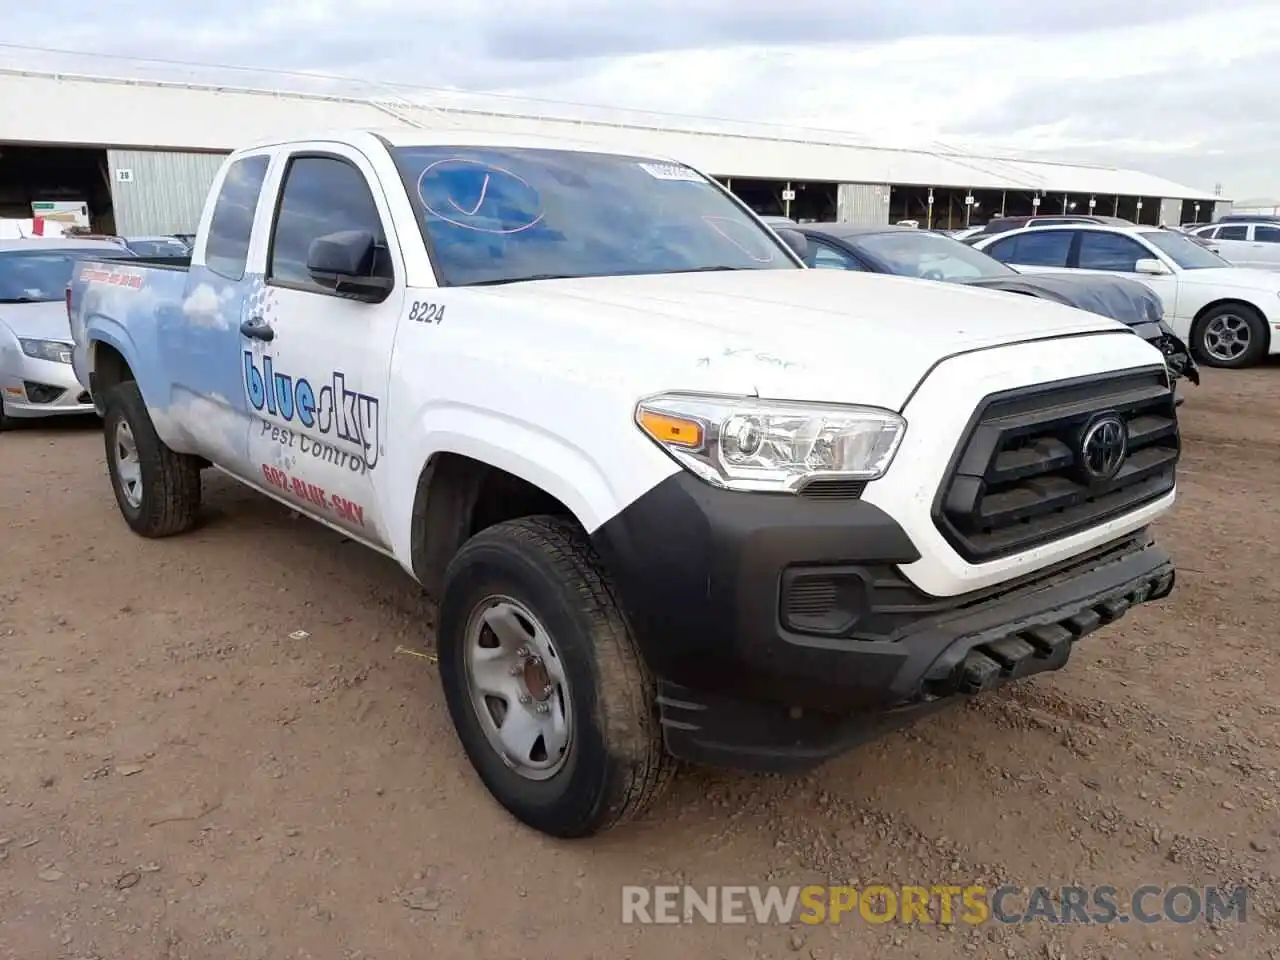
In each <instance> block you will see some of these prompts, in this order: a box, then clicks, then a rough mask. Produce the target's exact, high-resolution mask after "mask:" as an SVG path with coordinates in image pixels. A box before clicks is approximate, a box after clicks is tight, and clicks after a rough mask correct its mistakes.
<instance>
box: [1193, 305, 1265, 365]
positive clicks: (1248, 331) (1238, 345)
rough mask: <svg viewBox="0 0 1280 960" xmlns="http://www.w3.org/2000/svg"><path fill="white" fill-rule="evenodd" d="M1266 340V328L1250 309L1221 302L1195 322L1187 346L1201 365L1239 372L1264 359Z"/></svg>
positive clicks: (1253, 310) (1245, 306) (1260, 318)
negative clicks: (1189, 343) (1190, 347)
mask: <svg viewBox="0 0 1280 960" xmlns="http://www.w3.org/2000/svg"><path fill="white" fill-rule="evenodd" d="M1267 337H1268V331H1267V325H1266V323H1265V322H1264V321H1263V319H1262V317H1260V316H1259V315H1258V311H1256V310H1255V309H1253V307H1250V306H1248V305H1247V304H1243V303H1224V304H1222V305H1221V306H1217V307H1214V308H1213V309H1212V310H1209V311H1207V312H1206V313H1205V315H1204V316H1202V317H1201V318H1200V319H1199V320H1197V321H1196V325H1195V330H1194V331H1193V332H1192V335H1191V345H1192V349H1193V350H1194V351H1195V352H1196V354H1197V359H1198V360H1200V361H1201V362H1202V363H1204V364H1206V365H1208V366H1210V367H1224V368H1227V369H1231V370H1239V369H1242V368H1244V367H1251V366H1253V365H1254V364H1256V363H1258V362H1259V361H1261V360H1262V358H1263V357H1264V356H1266V353H1267Z"/></svg>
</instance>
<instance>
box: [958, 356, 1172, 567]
mask: <svg viewBox="0 0 1280 960" xmlns="http://www.w3.org/2000/svg"><path fill="white" fill-rule="evenodd" d="M1112 415H1114V416H1115V417H1116V418H1118V419H1119V420H1120V421H1122V422H1123V424H1124V427H1125V435H1126V439H1127V451H1126V453H1125V455H1124V457H1123V459H1122V460H1121V461H1120V463H1119V466H1118V469H1114V464H1113V469H1114V475H1111V476H1109V478H1107V479H1101V478H1099V477H1097V476H1096V475H1095V476H1090V474H1089V470H1088V465H1087V464H1086V463H1085V461H1084V459H1083V458H1082V456H1081V442H1082V440H1083V438H1084V436H1085V434H1086V432H1087V431H1089V429H1090V427H1091V426H1092V425H1095V424H1097V423H1099V421H1101V420H1103V419H1106V418H1109V416H1112ZM1179 452H1180V438H1179V436H1178V421H1177V415H1176V413H1175V412H1174V397H1173V392H1172V391H1171V390H1170V389H1169V380H1168V374H1167V373H1166V372H1165V371H1164V370H1161V369H1152V370H1150V371H1144V372H1142V373H1138V374H1134V373H1125V374H1120V375H1115V376H1110V377H1090V378H1082V379H1080V380H1070V381H1064V382H1060V383H1057V384H1050V385H1046V386H1042V387H1035V388H1029V389H1020V390H1012V391H1009V392H1006V393H998V394H993V395H992V396H990V397H987V398H986V400H985V401H983V403H982V405H980V406H979V408H978V411H977V413H976V414H975V415H974V419H973V421H972V422H971V425H970V428H969V430H968V432H967V434H966V435H965V438H964V439H963V440H962V441H961V444H960V446H959V447H958V448H957V450H956V454H955V457H954V458H953V460H952V465H951V469H950V471H949V473H948V475H947V479H946V480H945V481H944V483H943V485H942V489H941V490H940V491H939V494H938V499H937V501H936V502H935V504H934V511H933V515H934V523H935V524H936V525H937V527H938V529H939V530H940V531H941V532H942V535H943V536H944V537H946V539H947V542H948V543H950V544H951V545H952V546H953V547H954V548H955V549H956V552H957V553H959V554H960V555H961V556H962V557H964V558H965V560H967V561H969V562H970V563H978V562H985V561H990V560H995V559H998V558H1000V557H1005V556H1009V555H1011V554H1015V553H1019V552H1020V551H1023V550H1027V549H1030V548H1031V547H1034V546H1038V545H1040V544H1043V543H1048V542H1050V541H1053V540H1058V539H1061V538H1062V537H1066V536H1069V535H1071V534H1073V533H1077V532H1079V531H1081V530H1085V529H1088V528H1090V527H1095V526H1097V525H1099V524H1101V523H1104V522H1106V521H1107V520H1110V519H1112V518H1114V517H1118V516H1120V515H1122V514H1125V513H1128V512H1129V511H1131V510H1134V509H1136V508H1138V507H1140V506H1142V505H1143V504H1146V503H1150V502H1152V501H1154V500H1157V499H1159V498H1160V497H1162V496H1164V495H1165V494H1167V493H1168V492H1169V491H1170V490H1172V489H1173V486H1174V473H1175V468H1176V465H1177V461H1178V455H1179ZM1095 466H1096V464H1095ZM1108 472H1109V471H1108Z"/></svg>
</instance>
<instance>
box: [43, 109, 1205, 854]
mask: <svg viewBox="0 0 1280 960" xmlns="http://www.w3.org/2000/svg"><path fill="white" fill-rule="evenodd" d="M803 245H804V240H803V238H802V237H797V236H796V235H794V234H791V233H788V232H787V231H785V230H780V231H779V232H774V231H773V230H771V229H769V228H768V227H766V226H764V225H763V224H762V223H761V221H760V220H759V219H758V218H756V217H755V216H754V215H753V214H752V213H751V212H750V211H749V210H748V209H747V208H745V207H744V206H743V205H742V204H741V203H740V202H739V201H737V200H736V199H735V198H734V197H733V196H731V195H730V194H729V193H727V192H726V191H725V190H723V189H722V188H721V187H720V186H718V185H717V184H716V183H715V182H714V181H712V180H711V179H709V178H707V177H705V176H703V175H702V174H700V173H698V172H696V171H695V170H693V169H690V168H689V167H686V166H684V165H681V164H679V163H673V162H671V161H669V160H664V159H661V158H653V157H643V156H630V155H623V154H618V153H612V152H608V151H605V150H602V149H600V148H599V147H596V146H591V145H583V144H576V143H571V142H561V141H551V140H546V139H541V138H536V139H535V138H519V137H497V136H495V135H493V134H476V135H471V134H465V133H461V132H457V131H431V132H425V131H414V130H401V131H396V132H387V133H385V134H381V133H374V132H367V131H361V132H352V133H345V134H341V135H335V136H324V137H319V138H317V139H314V140H306V141H292V142H274V143H263V144H260V145H258V146H254V147H250V148H247V149H243V150H240V151H238V152H236V153H235V154H233V155H232V156H231V157H229V158H228V160H227V161H226V163H225V165H224V166H223V168H222V171H221V172H220V173H219V175H218V177H217V179H216V180H215V182H214V184H213V187H212V190H211V192H210V196H209V200H208V202H207V204H206V207H205V210H204V213H203V216H202V218H201V220H200V224H199V233H198V236H197V239H196V243H195V248H194V253H193V256H192V257H191V262H190V266H189V268H188V267H183V266H181V265H179V266H174V265H173V264H168V265H142V264H137V263H125V262H92V263H87V264H85V265H84V266H82V267H81V268H79V270H78V272H77V275H76V277H75V279H74V280H73V283H72V286H71V289H70V292H69V298H68V311H69V314H70V317H71V322H72V328H73V337H74V340H75V348H74V365H75V369H76V371H77V375H78V376H79V377H80V378H81V380H82V382H83V383H84V384H85V385H86V386H87V387H88V388H89V389H90V390H91V392H92V395H93V398H94V402H95V403H96V404H97V406H98V409H99V410H100V412H101V413H102V415H103V417H104V423H105V435H106V454H107V467H108V472H109V475H110V480H111V484H112V487H113V489H114V491H115V496H116V500H117V502H118V504H119V507H120V511H121V513H122V514H123V515H124V518H125V520H126V522H127V523H128V524H129V526H130V527H131V528H132V529H133V530H134V531H136V532H137V533H138V534H140V535H142V536H145V537H162V536H168V535H171V534H177V533H181V532H183V531H185V530H188V529H190V528H191V527H192V526H193V525H194V524H195V523H196V522H197V517H198V512H199V508H200V497H201V471H202V470H203V469H205V468H208V467H210V466H212V467H215V468H217V469H219V470H221V471H224V472H225V473H227V474H229V475H231V476H232V477H234V478H235V479H237V480H239V481H241V482H243V483H245V484H247V485H249V486H251V487H254V488H256V489H257V490H259V491H261V492H262V493H263V494H265V495H267V496H270V497H274V498H275V499H277V500H279V501H281V502H282V503H285V504H287V505H288V506H290V507H292V508H294V509H296V510H300V511H302V512H304V513H306V514H308V515H309V516H311V517H312V518H314V519H316V520H318V521H320V522H321V523H324V524H327V525H329V526H331V527H333V528H335V529H338V530H341V531H342V532H343V533H344V534H346V535H347V536H349V537H352V538H354V539H356V540H359V541H360V542H362V543H364V544H366V545H368V546H369V547H370V548H372V549H374V550H378V551H381V552H383V553H385V554H387V555H388V556H391V557H394V558H395V559H396V560H397V561H398V562H399V563H400V565H401V566H402V567H403V568H404V569H405V571H407V572H408V573H409V575H411V576H412V577H413V578H415V579H416V580H417V581H418V582H419V583H420V584H421V585H422V586H423V587H424V588H425V589H426V590H427V591H428V592H429V593H430V594H432V595H434V596H435V597H437V598H438V599H439V602H440V615H439V626H438V630H437V633H436V644H437V652H438V655H439V664H440V676H441V681H442V684H443V689H444V695H445V697H446V699H447V702H448V706H449V710H450V713H451V716H452V719H453V722H454V724H455V726H456V729H457V732H458V736H459V738H460V740H461V742H462V744H463V746H464V747H465V750H466V752H467V755H468V756H469V758H470V760H471V762H472V763H473V765H474V767H475V769H476V771H477V772H478V774H479V776H480V777H481V778H482V779H483V781H484V783H485V784H486V786H487V787H488V789H489V790H490V791H491V793H492V794H493V795H494V796H495V797H496V798H497V800H498V801H499V802H501V803H502V804H503V805H504V806H505V807H506V808H507V809H508V810H509V811H510V812H511V813H512V814H514V815H515V816H516V817H518V818H519V819H520V820H521V821H523V822H525V823H527V824H530V825H532V826H533V827H535V828H537V829H539V830H541V831H544V832H546V833H549V834H552V835H557V836H565V837H569V836H585V835H589V834H592V833H595V832H597V831H599V830H601V829H603V828H606V827H608V826H611V825H613V824H615V823H618V822H621V821H622V820H624V819H626V818H628V817H631V816H634V815H635V814H636V813H637V812H639V811H640V810H642V809H644V808H645V807H646V806H647V805H648V804H649V803H650V802H651V801H652V800H653V798H654V797H655V796H657V794H658V792H659V790H660V788H661V787H662V785H663V784H664V783H665V782H666V780H667V774H668V773H669V772H670V770H671V769H672V766H673V759H684V760H690V761H695V762H701V763H712V764H718V765H724V766H731V767H737V768H741V769H748V770H769V771H787V770H798V769H803V768H805V767H808V766H811V765H814V764H817V763H819V762H821V761H822V760H824V759H826V758H828V757H830V756H832V755H834V754H836V753H838V752H840V751H842V750H844V749H846V748H848V747H849V746H851V745H853V744H854V743H856V742H858V741H860V740H864V739H866V738H868V737H870V736H872V735H875V734H876V733H877V732H879V731H881V730H885V729H887V728H889V727H890V726H892V725H895V724H898V723H902V722H904V721H906V720H908V719H910V718H912V717H915V716H918V715H920V714H921V713H923V712H926V711H928V710H931V709H933V708H935V707H938V706H940V705H943V704H946V703H952V702H955V701H956V700H957V699H959V698H961V697H964V696H967V695H972V694H975V693H978V692H980V691H983V690H986V689H988V688H990V687H992V686H994V685H996V684H999V683H1001V682H1003V681H1007V680H1011V679H1017V678H1021V677H1025V676H1027V675H1029V674H1032V673H1036V672H1038V671H1042V670H1051V669H1057V668H1059V667H1061V666H1063V665H1064V664H1065V663H1066V661H1067V658H1068V656H1069V655H1070V653H1071V651H1072V649H1073V645H1074V643H1076V642H1077V641H1078V640H1080V638H1082V637H1084V636H1085V635H1087V634H1089V633H1091V632H1092V631H1093V630H1094V629H1095V628H1097V627H1098V626H1100V625H1103V624H1106V623H1108V622H1110V621H1113V620H1115V619H1116V618H1117V617H1119V616H1121V615H1122V614H1124V613H1125V611H1126V610H1127V609H1129V608H1130V607H1131V606H1134V605H1136V604H1139V603H1142V602H1145V601H1150V600H1157V599H1160V598H1162V597H1164V596H1166V595H1167V594H1168V593H1169V592H1170V591H1171V590H1172V589H1173V583H1174V570H1173V566H1172V563H1171V561H1170V558H1169V556H1168V555H1167V554H1166V553H1165V552H1164V550H1162V549H1161V548H1160V547H1159V546H1157V545H1156V544H1155V543H1154V541H1153V540H1152V537H1151V534H1150V531H1149V527H1150V524H1151V523H1152V521H1154V520H1155V519H1156V518H1158V517H1160V516H1161V515H1162V514H1164V513H1165V512H1166V511H1167V510H1168V509H1169V508H1170V507H1171V506H1172V504H1173V502H1174V496H1175V468H1176V464H1177V460H1178V456H1179V452H1180V448H1179V434H1178V427H1177V419H1176V413H1175V409H1174V401H1173V395H1172V393H1171V392H1170V386H1169V375H1168V372H1167V371H1166V369H1165V366H1164V363H1163V362H1162V360H1161V356H1160V354H1159V352H1158V351H1157V350H1155V349H1154V348H1153V347H1151V346H1149V345H1148V344H1146V343H1144V342H1143V341H1142V339H1140V338H1139V337H1138V336H1136V335H1134V334H1133V333H1132V332H1131V331H1130V330H1129V329H1127V328H1126V327H1124V326H1122V325H1120V324H1118V323H1116V322H1114V321H1112V320H1108V319H1105V318H1103V317H1100V316H1096V315H1093V314H1089V313H1084V312H1082V311H1078V310H1074V309H1071V308H1068V307H1064V306H1060V305H1057V304H1053V303H1049V302H1046V301H1039V300H1034V299H1031V298H1028V297H1020V296H1015V295H1012V294H1005V293H995V292H990V291H985V290H978V289H963V288H957V287H955V286H952V285H947V284H938V283H929V282H926V281H920V280H909V279H903V278H898V277H889V276H869V275H858V274H850V273H844V272H838V271H823V270H807V269H804V267H803V263H802V260H801V258H800V256H798V255H797V250H799V249H802V248H803ZM425 632H426V631H425V628H424V634H425ZM425 639H426V638H425V637H424V640H425Z"/></svg>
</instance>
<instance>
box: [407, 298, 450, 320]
mask: <svg viewBox="0 0 1280 960" xmlns="http://www.w3.org/2000/svg"><path fill="white" fill-rule="evenodd" d="M409 319H410V320H412V321H413V322H414V323H443V322H444V304H443V303H427V302H426V301H425V300H415V301H414V303H413V306H411V307H410V308H409Z"/></svg>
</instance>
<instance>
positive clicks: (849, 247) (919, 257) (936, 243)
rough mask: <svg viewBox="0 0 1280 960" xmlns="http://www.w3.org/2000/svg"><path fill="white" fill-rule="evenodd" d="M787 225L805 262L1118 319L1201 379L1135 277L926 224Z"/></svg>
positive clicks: (1180, 369)
mask: <svg viewBox="0 0 1280 960" xmlns="http://www.w3.org/2000/svg"><path fill="white" fill-rule="evenodd" d="M790 229H792V230H794V231H796V232H797V233H800V234H802V235H803V236H804V238H805V240H806V241H807V242H808V249H807V251H806V253H805V263H807V264H808V265H809V266H810V267H816V268H818V269H828V270H832V269H834V270H864V271H867V272H869V273H891V274H896V275H897V276H900V277H918V278H920V279H922V280H941V281H943V282H946V283H964V284H969V285H971V286H976V287H987V288H989V289H992V290H1003V291H1005V292H1007V293H1020V294H1023V295H1025V296H1031V297H1039V298H1040V299H1042V300H1053V301H1056V302H1057V303H1061V304H1064V305H1065V306H1068V307H1075V308H1077V309H1080V310H1087V311H1089V312H1090V313H1096V314H1099V315H1101V316H1104V317H1110V318H1111V319H1112V320H1118V321H1120V322H1121V323H1123V324H1124V325H1125V326H1127V327H1130V328H1131V329H1132V330H1133V331H1134V333H1136V334H1138V335H1139V336H1140V337H1142V339H1144V340H1146V341H1147V342H1148V343H1150V344H1152V345H1153V346H1155V347H1156V348H1157V349H1158V350H1159V351H1160V352H1161V353H1163V354H1164V357H1165V363H1166V365H1167V366H1168V368H1169V372H1170V373H1171V374H1173V375H1174V376H1175V377H1185V378H1186V379H1188V380H1190V381H1191V382H1192V383H1195V384H1197V385H1198V384H1199V383H1200V372H1199V370H1198V368H1197V367H1196V364H1195V361H1194V360H1193V359H1192V358H1191V351H1190V350H1188V349H1187V345H1186V344H1185V343H1183V342H1182V339H1181V338H1180V337H1178V336H1177V335H1176V334H1175V333H1174V332H1173V330H1172V329H1170V327H1169V325H1168V324H1167V323H1165V322H1164V305H1163V304H1162V303H1161V301H1160V298H1159V297H1158V296H1157V295H1156V294H1155V292H1154V291H1152V290H1151V289H1150V288H1149V287H1147V286H1146V285H1145V284H1143V283H1141V282H1139V281H1137V280H1131V279H1130V278H1128V277H1101V276H1097V275H1095V274H1087V275H1086V274H1068V273H1054V274H1036V275H1034V276H1031V275H1028V274H1023V273H1019V272H1018V271H1016V270H1014V269H1013V268H1012V267H1009V266H1006V265H1005V264H1003V263H1001V262H1000V261H999V260H996V259H995V258H993V257H990V256H988V255H987V254H985V253H982V252H981V251H979V250H974V249H973V248H971V247H969V246H968V245H966V244H965V243H963V242H961V241H959V240H953V239H952V238H951V237H947V236H943V235H942V234H940V233H936V232H934V231H931V230H915V229H912V228H910V227H896V226H887V225H886V226H880V227H855V226H850V225H848V224H842V223H806V224H801V225H799V226H796V227H792V228H790Z"/></svg>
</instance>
